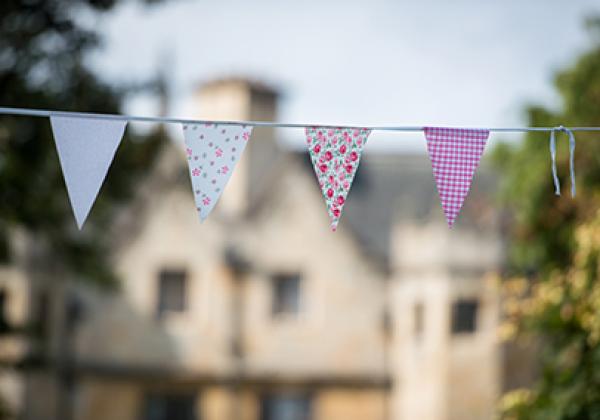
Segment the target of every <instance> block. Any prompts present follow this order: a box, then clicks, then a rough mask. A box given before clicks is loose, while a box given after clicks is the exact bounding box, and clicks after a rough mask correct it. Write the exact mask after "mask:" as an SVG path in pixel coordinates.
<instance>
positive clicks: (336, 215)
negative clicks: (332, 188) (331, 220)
mask: <svg viewBox="0 0 600 420" xmlns="http://www.w3.org/2000/svg"><path fill="white" fill-rule="evenodd" d="M332 213H333V216H334V217H340V209H333V210H332Z"/></svg>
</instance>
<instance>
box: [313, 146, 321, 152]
mask: <svg viewBox="0 0 600 420" xmlns="http://www.w3.org/2000/svg"><path fill="white" fill-rule="evenodd" d="M313 152H315V153H317V154H318V153H320V152H321V145H320V144H317V145H316V146H315V147H314V148H313Z"/></svg>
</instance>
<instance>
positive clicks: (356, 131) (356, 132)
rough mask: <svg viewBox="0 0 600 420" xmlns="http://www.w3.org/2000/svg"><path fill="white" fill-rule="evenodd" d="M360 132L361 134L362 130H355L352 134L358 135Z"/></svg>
mask: <svg viewBox="0 0 600 420" xmlns="http://www.w3.org/2000/svg"><path fill="white" fill-rule="evenodd" d="M359 134H360V131H358V130H354V132H353V133H352V135H353V136H354V137H358V135H359Z"/></svg>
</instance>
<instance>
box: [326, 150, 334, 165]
mask: <svg viewBox="0 0 600 420" xmlns="http://www.w3.org/2000/svg"><path fill="white" fill-rule="evenodd" d="M331 159H333V153H331V152H330V151H329V150H328V151H326V152H325V160H326V161H328V162H329V161H330V160H331Z"/></svg>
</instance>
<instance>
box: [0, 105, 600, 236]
mask: <svg viewBox="0 0 600 420" xmlns="http://www.w3.org/2000/svg"><path fill="white" fill-rule="evenodd" d="M0 115H23V116H32V117H46V118H48V119H49V120H50V125H51V128H52V131H53V134H54V140H55V144H56V150H57V153H58V158H59V161H60V165H61V168H62V171H63V177H64V179H65V184H66V187H67V193H68V196H69V200H70V201H71V207H72V209H73V214H74V216H75V220H76V222H77V226H78V227H79V229H81V228H82V226H83V224H84V223H85V220H86V218H87V216H88V214H89V212H90V210H91V209H92V206H93V204H94V201H95V200H96V197H97V195H98V193H99V191H100V188H101V186H102V183H103V182H104V179H105V178H106V174H107V172H108V170H109V168H110V165H111V163H112V160H113V158H114V155H115V153H116V151H117V148H118V147H119V144H120V142H121V139H122V138H123V135H124V132H125V129H126V126H127V123H128V122H136V121H137V122H150V123H174V124H180V125H181V127H182V130H183V135H184V140H185V152H186V157H187V161H188V169H189V173H190V181H191V184H192V191H193V194H194V201H195V204H196V210H197V212H198V214H199V216H200V220H201V221H203V220H204V219H206V218H207V217H208V215H209V214H210V212H211V211H212V210H213V208H214V206H215V205H216V204H217V201H218V200H219V198H220V197H221V194H222V193H223V190H224V189H225V186H226V184H227V182H228V181H229V178H230V177H231V175H232V173H233V171H234V169H235V166H236V164H237V162H238V161H239V160H240V159H241V158H242V153H243V152H244V149H245V148H246V144H247V143H248V142H249V140H250V138H251V136H252V129H253V128H254V127H274V128H301V129H303V130H304V131H305V137H306V145H307V149H308V150H307V151H308V154H309V156H310V159H311V162H312V165H313V169H314V171H315V174H316V177H317V181H318V184H319V187H320V189H321V193H322V195H323V198H324V200H325V204H326V208H327V212H328V213H329V217H330V226H331V229H332V230H333V231H335V230H336V229H337V226H338V223H339V220H340V218H341V216H342V209H343V207H344V204H345V203H346V201H347V199H348V194H349V192H350V188H351V186H352V182H353V180H354V176H355V174H356V171H357V170H358V166H359V164H360V158H361V155H362V152H363V149H364V147H365V146H366V144H367V139H368V138H369V135H370V134H371V133H372V132H373V131H388V132H415V131H421V132H423V133H424V136H425V140H426V143H427V152H428V154H429V159H430V161H431V166H432V170H433V176H434V179H435V183H436V186H437V190H438V195H439V197H440V202H441V205H442V210H443V212H444V215H445V216H446V222H447V224H448V226H449V227H452V226H453V225H454V222H455V219H456V218H457V216H458V215H459V213H460V210H461V208H462V206H463V203H464V201H465V199H466V197H467V195H468V193H469V190H470V188H471V183H472V181H473V177H474V175H475V172H476V171H477V167H478V166H479V162H480V159H481V156H482V155H483V152H484V149H485V145H486V142H487V140H488V137H489V134H490V133H491V132H549V133H550V139H549V143H550V160H551V168H552V182H553V183H554V187H555V194H556V195H560V182H559V178H558V173H557V167H556V134H557V133H566V134H567V135H568V137H569V172H570V178H571V196H572V197H574V196H575V165H574V155H575V135H574V132H576V131H600V127H570V128H566V127H563V126H562V125H561V126H558V127H487V128H481V127H478V128H453V127H430V126H374V127H368V126H339V125H319V124H291V123H278V122H267V121H214V120H193V119H180V118H170V117H142V116H134V115H117V114H96V113H85V112H65V111H51V110H42V109H28V108H7V107H0Z"/></svg>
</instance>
